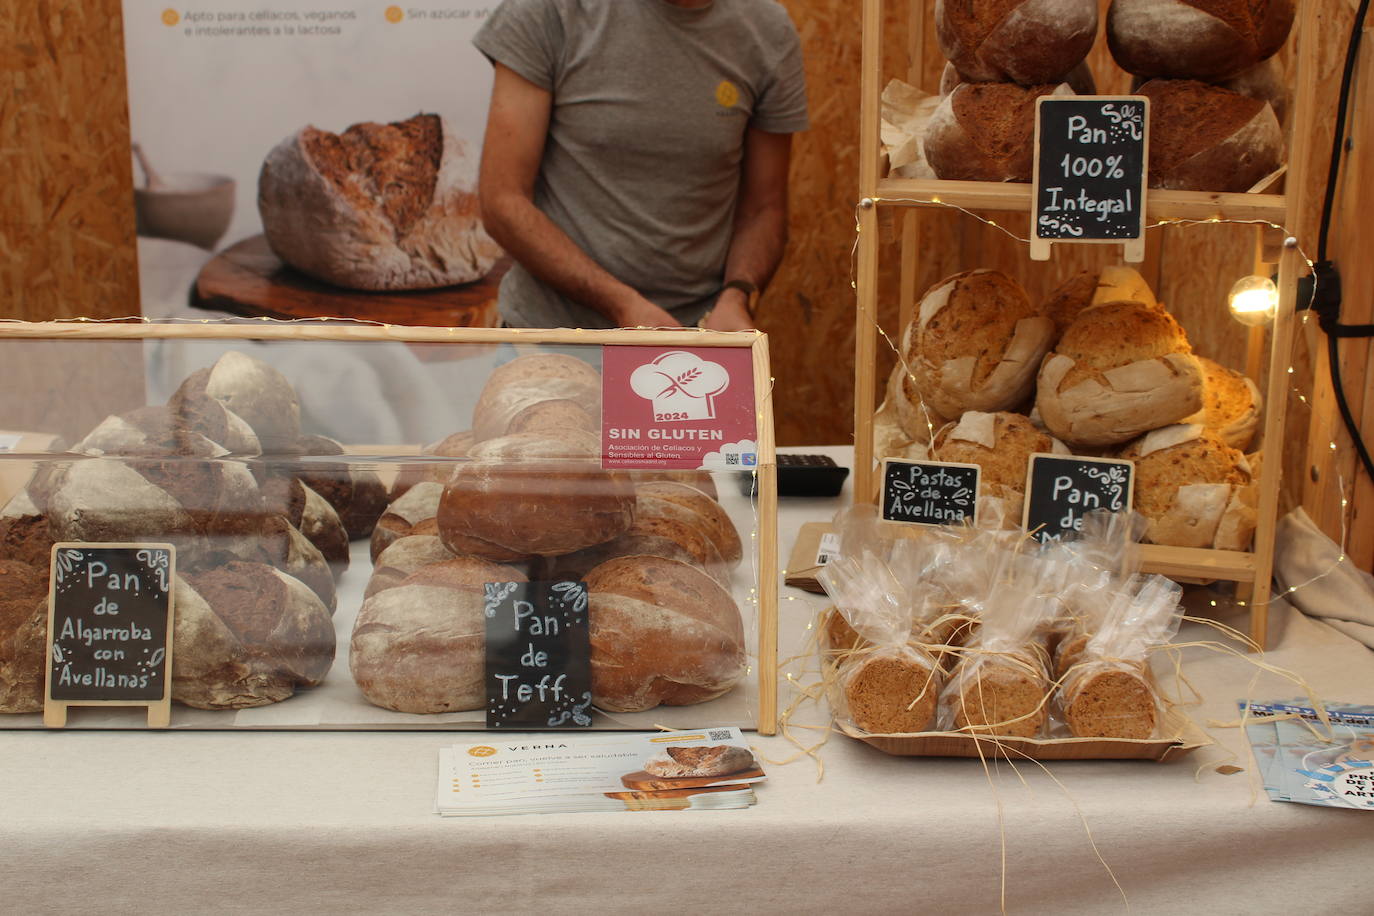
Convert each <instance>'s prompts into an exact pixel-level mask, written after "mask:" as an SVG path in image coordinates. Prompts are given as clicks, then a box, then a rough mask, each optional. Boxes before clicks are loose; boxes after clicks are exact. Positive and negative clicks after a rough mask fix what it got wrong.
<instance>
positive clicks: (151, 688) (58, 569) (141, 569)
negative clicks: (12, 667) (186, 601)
mask: <svg viewBox="0 0 1374 916" xmlns="http://www.w3.org/2000/svg"><path fill="white" fill-rule="evenodd" d="M175 574H176V554H175V550H174V548H173V547H172V545H170V544H84V543H76V542H63V543H59V544H55V545H53V549H52V575H51V583H50V588H49V599H48V648H47V658H48V666H47V696H46V698H45V701H44V708H43V721H44V722H45V723H46V724H48V725H53V726H61V725H65V724H66V720H67V707H68V706H148V707H149V712H148V724H149V725H159V726H165V725H167V724H168V710H169V705H170V702H171V691H170V689H169V688H170V685H169V678H168V672H169V671H170V670H171V649H172V646H171V635H172V580H173V576H174V575H175Z"/></svg>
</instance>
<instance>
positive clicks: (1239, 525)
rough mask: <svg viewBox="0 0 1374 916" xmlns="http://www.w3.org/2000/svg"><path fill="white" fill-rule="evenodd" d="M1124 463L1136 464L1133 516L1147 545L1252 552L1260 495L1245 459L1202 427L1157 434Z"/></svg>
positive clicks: (1126, 452)
mask: <svg viewBox="0 0 1374 916" xmlns="http://www.w3.org/2000/svg"><path fill="white" fill-rule="evenodd" d="M1120 457H1122V458H1129V459H1131V460H1133V461H1134V462H1135V500H1134V505H1135V510H1136V511H1137V512H1139V513H1140V514H1141V515H1143V516H1145V518H1146V519H1147V520H1148V527H1147V528H1146V530H1145V539H1146V540H1148V541H1150V542H1151V543H1154V544H1168V545H1171V546H1174V547H1214V548H1216V549H1218V550H1248V549H1249V547H1250V539H1251V536H1252V535H1253V534H1254V531H1255V520H1256V513H1255V504H1256V501H1257V493H1256V489H1255V487H1254V486H1252V479H1253V478H1252V476H1251V471H1250V465H1249V464H1248V463H1247V461H1246V459H1245V456H1244V455H1242V454H1241V453H1240V452H1239V451H1237V450H1236V449H1233V448H1231V447H1230V446H1228V445H1227V444H1226V443H1225V442H1222V441H1221V439H1219V438H1217V436H1216V435H1215V434H1214V433H1210V432H1207V431H1206V430H1204V429H1203V428H1202V427H1201V426H1196V425H1189V424H1180V425H1176V426H1168V427H1164V428H1163V429H1157V430H1154V431H1152V432H1150V433H1147V434H1146V435H1144V436H1142V437H1141V438H1140V439H1138V440H1136V441H1135V442H1132V443H1131V444H1130V445H1128V446H1127V447H1126V448H1124V449H1122V450H1121V452H1120Z"/></svg>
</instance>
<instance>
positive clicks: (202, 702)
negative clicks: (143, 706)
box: [172, 561, 335, 709]
mask: <svg viewBox="0 0 1374 916" xmlns="http://www.w3.org/2000/svg"><path fill="white" fill-rule="evenodd" d="M174 588H175V592H174V596H173V600H174V602H175V608H176V610H175V615H176V616H175V624H174V628H173V629H174V632H173V645H175V647H176V651H175V652H174V653H173V655H172V699H174V700H177V701H179V702H182V703H185V704H186V705H188V706H194V707H196V708H199V709H243V708H245V707H251V706H265V705H267V704H269V703H276V702H279V701H281V700H284V699H286V698H287V697H290V696H291V695H292V694H294V693H295V692H296V690H297V689H298V688H300V687H313V686H316V685H317V684H319V683H320V682H321V681H322V680H323V679H324V676H325V674H326V673H327V672H328V671H329V667H330V665H332V664H333V662H334V648H335V644H334V624H333V622H332V621H331V620H330V618H329V611H328V610H327V609H326V608H325V607H324V605H323V604H322V603H321V602H320V600H319V598H318V597H317V596H316V595H315V593H314V592H312V591H311V590H310V589H309V588H308V587H306V586H305V585H304V584H303V583H301V582H299V581H298V580H296V579H295V578H293V577H291V576H288V575H286V574H285V573H283V572H281V571H280V570H277V569H273V568H272V567H270V566H267V565H264V564H260V563H244V562H241V561H232V562H229V563H225V564H222V565H217V566H215V567H213V568H206V569H199V570H187V571H184V572H182V573H181V574H180V575H179V576H178V577H177V581H176V585H175V586H174Z"/></svg>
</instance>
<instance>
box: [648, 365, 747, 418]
mask: <svg viewBox="0 0 1374 916" xmlns="http://www.w3.org/2000/svg"><path fill="white" fill-rule="evenodd" d="M729 386H730V373H729V372H728V371H727V370H726V368H725V367H724V366H722V365H721V364H720V363H713V362H711V361H710V360H705V359H702V358H701V357H700V356H697V355H696V354H695V353H686V352H684V351H682V350H671V351H669V352H667V353H664V354H662V355H660V356H659V357H657V358H656V359H654V361H653V362H650V363H645V364H644V365H642V366H640V367H639V368H638V369H636V370H635V371H634V372H633V373H631V375H630V388H631V389H633V391H634V393H635V394H637V395H639V396H640V397H641V398H644V399H645V400H646V401H649V402H650V403H652V404H653V410H654V419H655V420H669V421H672V420H714V419H715V417H716V405H715V399H716V396H717V395H719V394H720V393H721V392H722V391H724V390H725V389H726V388H728V387H729Z"/></svg>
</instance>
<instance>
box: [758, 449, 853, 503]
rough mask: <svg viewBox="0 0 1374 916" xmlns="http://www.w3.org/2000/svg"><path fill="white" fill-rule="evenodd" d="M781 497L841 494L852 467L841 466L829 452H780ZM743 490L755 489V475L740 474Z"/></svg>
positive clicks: (779, 477)
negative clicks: (810, 453) (802, 453)
mask: <svg viewBox="0 0 1374 916" xmlns="http://www.w3.org/2000/svg"><path fill="white" fill-rule="evenodd" d="M777 461H778V495H779V496H839V495H840V491H841V490H842V489H844V481H845V478H846V477H848V476H849V468H846V467H841V466H840V465H838V464H836V463H835V459H833V458H831V457H830V456H829V455H788V454H782V453H779V454H778V456H777ZM739 490H740V492H741V493H743V494H744V495H745V496H750V495H752V494H753V492H754V475H753V474H741V475H739Z"/></svg>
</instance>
